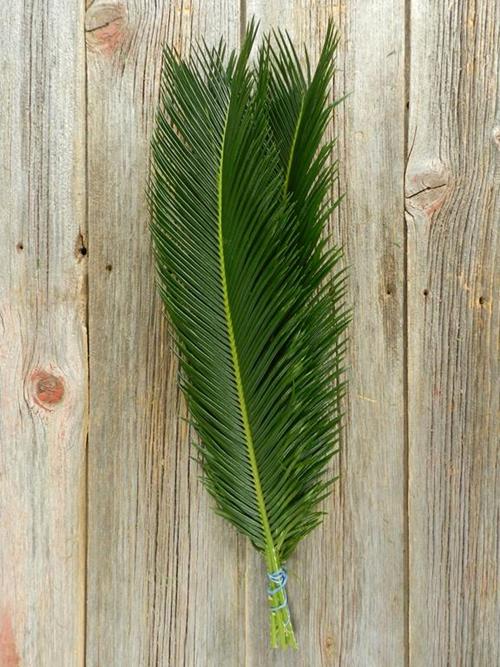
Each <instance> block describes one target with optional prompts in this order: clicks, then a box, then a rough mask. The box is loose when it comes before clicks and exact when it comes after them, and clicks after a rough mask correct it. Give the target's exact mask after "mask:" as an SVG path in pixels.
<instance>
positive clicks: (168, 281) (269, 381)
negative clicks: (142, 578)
mask: <svg viewBox="0 0 500 667" xmlns="http://www.w3.org/2000/svg"><path fill="white" fill-rule="evenodd" d="M255 33H256V28H255V25H254V24H253V23H252V24H251V25H250V26H249V28H248V30H247V33H246V36H245V40H244V43H243V45H242V48H241V51H240V54H239V55H238V56H237V55H236V54H234V53H232V54H231V55H229V57H226V53H225V47H224V45H223V44H222V43H221V44H220V45H219V47H217V48H213V49H210V48H208V47H206V46H199V47H197V48H195V49H194V50H193V51H192V52H191V55H190V59H189V61H188V62H186V61H184V60H182V59H181V58H180V57H179V56H178V55H177V54H176V53H175V52H174V51H172V50H170V49H166V51H165V55H164V67H163V75H162V85H161V96H160V107H159V111H158V115H157V125H156V131H155V134H154V139H153V143H152V173H151V183H150V192H149V195H150V204H151V211H152V233H153V238H154V248H155V257H156V263H157V270H158V285H159V289H160V291H161V295H162V298H163V299H164V302H165V304H166V307H167V311H168V314H169V316H170V318H171V321H172V323H173V325H174V329H175V331H176V336H177V344H178V348H179V352H180V360H181V369H182V387H183V390H184V393H185V395H186V397H187V400H188V404H189V409H190V413H191V416H192V419H193V423H194V425H195V428H196V431H197V432H198V435H199V439H200V444H199V452H200V461H201V465H202V469H203V479H204V481H205V484H206V486H207V488H208V490H209V492H210V493H211V494H212V496H213V497H214V498H215V501H216V506H217V511H218V512H219V513H220V514H221V515H222V516H224V517H225V518H227V519H228V520H229V521H230V522H231V523H232V524H233V525H234V526H235V527H236V528H237V529H238V530H239V531H240V532H241V533H243V534H245V535H247V536H248V537H249V538H250V540H251V541H252V543H253V545H254V546H255V547H256V548H257V549H259V550H260V551H262V552H263V553H264V555H265V558H266V561H267V564H268V567H269V569H275V568H276V567H279V566H280V565H281V563H282V562H283V560H285V559H286V558H287V557H288V556H289V555H290V553H291V552H292V551H293V549H294V547H295V546H296V544H297V542H298V541H299V540H300V539H302V538H303V537H304V536H305V535H306V534H307V533H308V532H309V531H310V530H312V529H313V528H314V527H315V526H316V525H317V524H318V522H319V521H320V520H321V513H320V511H319V510H318V503H319V502H320V500H321V499H322V498H323V497H324V496H325V495H326V494H327V493H328V491H329V486H330V483H331V480H325V479H324V472H325V469H326V467H327V464H328V461H329V460H330V458H331V456H332V455H333V454H334V453H335V452H336V451H337V449H338V442H339V429H340V418H341V415H340V409H339V399H340V397H341V395H342V393H343V389H344V385H343V383H342V381H341V380H342V373H343V356H344V332H345V328H346V325H347V321H348V314H347V311H346V309H345V306H344V273H343V271H342V270H341V269H340V268H339V263H340V261H341V251H340V250H339V248H336V247H334V248H333V249H329V250H328V249H327V244H326V241H325V238H324V228H325V225H326V222H327V220H328V217H329V215H330V213H331V211H332V208H333V207H334V206H335V205H336V202H333V201H332V200H331V195H330V193H331V191H332V187H333V181H334V178H335V169H336V168H335V165H334V164H332V163H331V152H332V142H325V141H324V134H325V130H326V128H327V125H328V123H329V121H330V119H331V115H332V110H333V106H334V105H332V104H331V103H329V101H328V94H329V87H330V84H331V79H332V75H333V56H334V52H335V49H336V45H337V38H336V36H335V33H334V31H333V29H332V27H331V26H330V27H329V28H328V31H327V36H326V39H325V44H324V47H323V51H322V54H321V57H320V60H319V64H318V66H317V68H316V70H315V73H314V74H313V75H311V73H310V72H309V67H307V68H306V69H307V71H306V72H305V73H304V72H303V71H302V68H301V66H300V63H299V60H298V58H297V56H296V54H295V52H294V50H293V47H292V45H291V42H290V40H289V39H288V37H287V36H284V35H282V34H281V33H278V34H275V35H274V36H273V37H266V38H265V39H264V41H263V45H262V47H261V48H260V50H259V52H258V56H257V58H256V59H255V60H254V61H251V60H250V53H251V50H252V47H253V44H254V40H255Z"/></svg>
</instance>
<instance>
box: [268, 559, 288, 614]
mask: <svg viewBox="0 0 500 667" xmlns="http://www.w3.org/2000/svg"><path fill="white" fill-rule="evenodd" d="M267 578H268V579H269V581H270V582H271V584H272V585H273V586H272V588H271V587H270V588H268V589H267V593H268V595H270V596H271V597H273V596H274V595H276V593H279V592H280V591H283V597H284V600H283V602H282V603H281V604H279V605H276V606H274V607H271V611H278V610H279V609H284V608H285V607H288V598H287V595H286V590H285V586H286V582H287V581H288V575H287V573H286V570H285V568H284V567H280V569H279V570H276V572H268V573H267Z"/></svg>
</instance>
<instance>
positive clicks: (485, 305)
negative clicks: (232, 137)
mask: <svg viewBox="0 0 500 667" xmlns="http://www.w3.org/2000/svg"><path fill="white" fill-rule="evenodd" d="M499 10H500V7H499V5H498V3H494V2H491V3H488V2H480V1H477V2H476V1H474V0H471V1H470V2H461V3H436V2H424V3H421V2H419V3H416V2H413V3H412V6H411V58H410V72H411V76H410V98H409V103H410V107H409V114H410V115H409V136H408V143H409V147H408V153H409V161H408V170H407V178H406V195H407V226H408V333H409V345H408V355H409V396H410V402H409V434H410V440H409V462H410V477H409V520H410V598H409V599H410V660H411V664H412V665H414V666H415V667H420V666H423V665H435V666H436V667H437V666H439V665H457V666H459V665H477V666H478V667H479V666H480V665H481V666H483V665H484V666H485V667H486V666H489V665H498V664H500V646H499V643H498V628H499V626H500V618H499V610H500V604H499V597H498V582H499V581H500V572H499V569H498V568H499V551H498V549H499V504H498V488H499V451H498V441H497V440H496V438H495V430H496V429H495V419H496V414H498V397H499V391H498V389H499V387H498V374H497V375H495V370H494V369H495V363H496V358H497V357H496V345H497V342H498V324H499V320H498V302H496V303H495V302H494V299H495V298H496V297H498V286H499V285H498V272H497V273H496V276H495V254H496V252H497V250H498V221H499V219H500V208H499V201H498V189H496V191H495V179H496V186H498V171H497V172H496V174H495V163H496V167H497V169H498V148H499V145H500V141H499V137H500V126H499V124H498V118H497V119H496V121H495V106H496V105H497V104H498V44H499V28H500V16H499ZM495 279H496V291H495ZM496 437H498V435H497V436H496Z"/></svg>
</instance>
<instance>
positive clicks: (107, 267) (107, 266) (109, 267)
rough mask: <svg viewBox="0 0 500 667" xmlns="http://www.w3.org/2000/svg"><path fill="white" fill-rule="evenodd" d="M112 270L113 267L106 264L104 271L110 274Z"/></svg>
mask: <svg viewBox="0 0 500 667" xmlns="http://www.w3.org/2000/svg"><path fill="white" fill-rule="evenodd" d="M112 270H113V266H112V265H111V264H106V271H109V272H111V271H112Z"/></svg>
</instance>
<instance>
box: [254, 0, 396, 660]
mask: <svg viewBox="0 0 500 667" xmlns="http://www.w3.org/2000/svg"><path fill="white" fill-rule="evenodd" d="M247 9H248V13H249V15H251V14H252V13H255V15H256V16H257V17H258V18H261V19H262V22H263V25H264V26H266V27H267V26H273V27H281V28H286V29H288V30H289V31H290V33H291V35H292V36H293V38H294V40H295V41H296V42H297V43H301V42H304V43H306V45H307V46H308V48H309V49H310V50H312V51H313V52H317V50H318V47H319V44H320V42H321V39H322V32H323V31H324V29H325V27H326V22H327V19H328V17H329V16H332V17H333V18H334V19H335V20H336V21H337V24H338V25H339V28H340V30H341V35H342V44H341V47H340V54H339V56H340V60H339V74H338V76H337V84H336V89H337V95H338V96H341V95H343V94H345V93H346V92H349V93H351V95H350V97H349V98H348V100H347V102H346V103H345V105H344V107H343V108H342V109H340V110H339V114H338V121H337V127H336V133H337V134H338V136H339V139H340V145H339V158H340V161H341V165H342V177H341V180H342V183H341V189H342V190H345V189H347V198H346V201H345V203H344V204H343V205H342V209H341V212H340V220H337V221H335V222H334V237H336V238H337V240H338V239H339V238H340V239H341V240H342V241H343V242H344V243H345V247H346V255H347V262H348V264H349V265H350V266H351V267H352V268H351V278H350V280H351V295H350V299H351V302H352V303H353V304H354V324H353V325H352V327H351V345H350V353H349V362H350V365H351V368H352V370H351V373H350V394H349V418H348V423H347V428H346V443H345V445H344V449H343V453H342V455H341V467H342V479H341V482H340V483H339V484H338V485H337V489H336V494H335V496H334V497H333V499H331V500H329V501H328V503H327V504H326V508H325V509H326V510H327V511H328V512H329V516H328V518H327V520H326V522H325V524H324V525H323V527H322V528H321V529H320V530H319V531H318V532H317V533H316V534H314V535H313V536H311V537H310V538H308V540H307V541H306V542H305V543H304V544H303V546H301V548H299V550H298V553H297V556H296V558H295V559H294V560H293V562H292V563H291V564H290V565H291V567H290V569H291V580H290V584H289V589H290V597H291V600H292V604H293V610H294V611H295V616H296V619H297V621H296V622H297V626H298V636H299V642H300V652H299V653H298V654H297V655H296V656H290V655H286V656H280V657H279V658H277V657H276V656H275V655H274V654H273V656H272V657H271V656H267V654H266V653H263V649H262V644H263V640H262V638H261V637H256V638H255V637H254V638H253V639H252V637H249V641H250V642H251V643H250V645H249V649H248V652H249V664H251V665H257V664H259V663H261V661H262V657H263V655H266V656H267V657H266V658H265V664H271V660H272V664H287V665H293V664H297V665H304V664H310V665H332V664H342V665H349V667H351V666H353V667H356V666H360V667H366V665H387V666H389V665H390V666H393V665H394V666H395V667H400V666H401V665H403V664H404V662H405V602H404V600H405V502H406V501H405V442H404V391H403V386H404V380H403V378H404V360H403V356H404V355H403V349H404V341H403V281H404V273H403V266H404V221H403V207H404V202H403V192H402V188H401V183H402V180H403V173H404V162H403V156H404V32H405V31H404V2H403V1H402V0H384V1H383V2H376V3H375V2H369V3H367V2H361V1H353V2H349V3H342V2H341V3H338V2H328V1H327V0H317V1H315V2H312V3H311V2H308V3H294V2H291V1H290V0H280V1H277V2H273V3H264V2H261V1H260V0H249V1H248V2H247ZM254 567H256V566H254ZM249 576H254V575H249ZM261 579H262V572H261V573H260V577H259V581H260V580H261ZM256 586H258V582H257V581H254V582H252V590H253V589H254V588H255V587H256ZM249 604H252V601H251V598H249ZM258 604H259V609H255V611H254V610H253V609H251V610H250V618H251V619H252V625H255V624H256V623H257V618H261V617H262V604H263V602H262V600H259V601H258ZM263 632H264V627H263V626H262V633H263Z"/></svg>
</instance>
